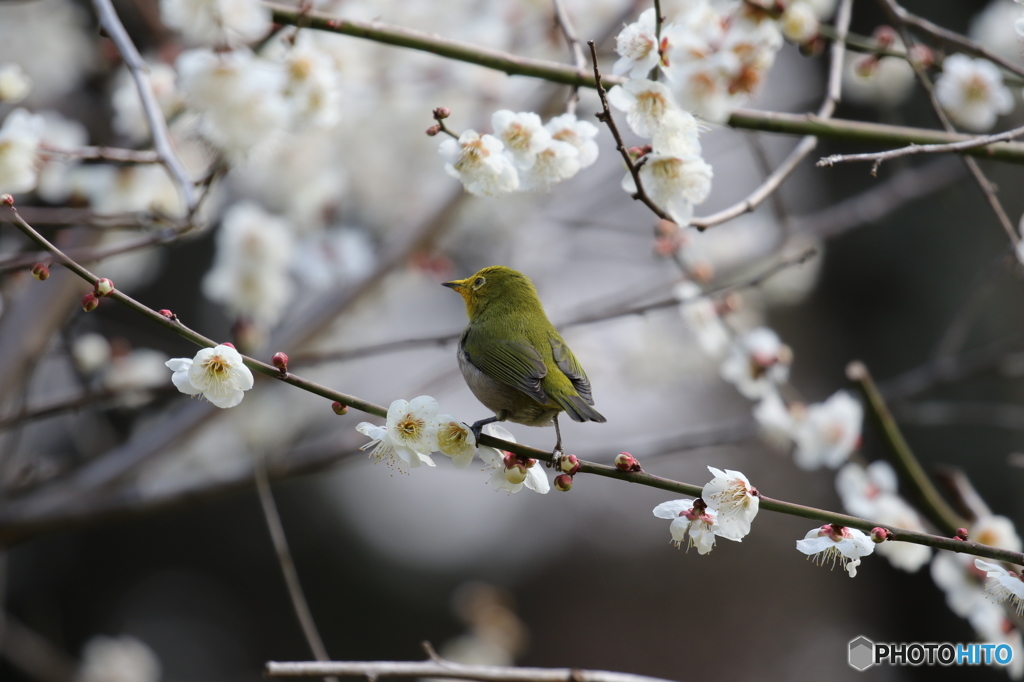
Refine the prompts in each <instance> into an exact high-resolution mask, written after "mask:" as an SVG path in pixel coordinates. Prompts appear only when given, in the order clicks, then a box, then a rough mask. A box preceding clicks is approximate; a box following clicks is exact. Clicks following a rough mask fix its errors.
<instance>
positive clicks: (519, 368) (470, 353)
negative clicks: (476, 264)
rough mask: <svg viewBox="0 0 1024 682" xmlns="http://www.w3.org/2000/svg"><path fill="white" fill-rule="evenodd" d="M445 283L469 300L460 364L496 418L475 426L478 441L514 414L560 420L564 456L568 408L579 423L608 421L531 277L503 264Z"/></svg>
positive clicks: (529, 421) (533, 422)
mask: <svg viewBox="0 0 1024 682" xmlns="http://www.w3.org/2000/svg"><path fill="white" fill-rule="evenodd" d="M442 286H446V287H450V288H452V289H454V290H455V291H457V292H458V293H459V295H461V296H462V298H463V299H464V300H465V301H466V314H467V315H468V316H469V326H468V327H466V331H464V332H462V338H460V339H459V351H458V357H459V369H460V370H462V376H463V377H464V378H465V379H466V383H467V384H469V388H470V390H471V391H473V395H475V396H476V397H477V399H478V400H479V401H480V402H482V403H483V404H484V405H485V406H486V407H487V408H488V409H491V410H493V411H494V415H495V416H493V417H490V418H488V419H481V420H480V421H478V422H476V423H475V424H473V426H472V429H473V433H474V434H475V435H476V436H477V438H479V437H480V429H481V428H483V426H484V425H485V424H490V423H491V422H496V421H505V420H506V419H507V420H509V421H513V422H516V423H517V424H526V425H527V426H548V425H549V424H551V423H554V425H555V433H556V434H557V437H558V442H557V444H556V445H555V452H556V453H560V452H561V451H562V433H561V431H560V430H559V428H558V415H559V413H560V412H567V413H568V414H569V416H570V417H571V418H572V419H573V420H574V421H578V422H583V421H594V422H604V421H605V418H604V417H603V416H602V415H601V414H600V413H599V412H598V411H597V410H595V409H594V408H593V407H591V405H593V404H594V399H593V397H592V396H591V392H590V381H589V380H588V379H587V375H586V373H585V372H584V371H583V368H582V367H580V363H579V362H577V361H576V357H575V356H574V355H573V354H572V351H571V350H569V347H568V346H567V345H565V341H563V340H562V337H561V336H560V335H559V334H558V332H557V331H556V330H555V328H554V326H553V325H552V324H551V322H550V321H548V317H547V315H545V314H544V306H542V305H541V302H540V298H538V296H537V290H536V289H534V287H533V282H531V281H530V279H529V278H528V277H527V276H526V275H524V274H522V273H521V272H516V271H515V270H513V269H511V268H506V267H504V266H501V265H495V266H492V267H489V268H484V269H483V270H481V271H480V272H478V273H476V274H475V275H471V276H470V277H467V278H466V279H457V280H455V281H453V282H444V283H443V285H442Z"/></svg>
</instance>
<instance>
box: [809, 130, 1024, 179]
mask: <svg viewBox="0 0 1024 682" xmlns="http://www.w3.org/2000/svg"><path fill="white" fill-rule="evenodd" d="M1021 135H1024V126H1021V127H1019V128H1014V129H1013V130H1007V131H1005V132H1002V133H996V134H994V135H979V136H978V137H975V138H974V139H973V140H963V141H960V142H948V143H946V144H926V145H916V144H912V145H909V146H907V147H900V148H899V149H890V150H888V151H884V152H871V153H868V154H833V155H832V156H826V157H824V158H822V159H820V160H819V161H818V163H817V164H815V165H816V166H818V167H819V168H822V167H832V166H834V165H835V164H837V163H846V162H850V161H873V162H874V164H873V165H872V166H871V175H878V167H879V166H881V165H882V163H884V162H885V161H889V160H890V159H895V158H899V157H901V156H911V155H913V154H944V153H946V152H959V151H964V150H966V149H975V148H977V147H984V146H986V145H990V144H995V143H996V142H1005V141H1008V140H1012V139H1014V138H1017V137H1020V136H1021Z"/></svg>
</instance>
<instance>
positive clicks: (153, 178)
mask: <svg viewBox="0 0 1024 682" xmlns="http://www.w3.org/2000/svg"><path fill="white" fill-rule="evenodd" d="M69 175H70V179H69V180H68V182H69V183H70V184H71V185H72V186H73V187H74V189H76V190H77V191H80V192H81V193H83V194H84V195H85V196H86V197H88V199H89V203H90V204H91V205H92V209H93V210H94V211H95V212H96V213H97V214H100V215H113V214H116V213H121V212H125V211H156V212H159V213H164V214H166V215H182V214H183V213H184V210H185V206H184V204H183V203H182V201H181V195H180V193H179V192H178V188H177V187H176V186H175V184H174V181H173V180H171V177H170V176H169V175H168V174H167V169H165V168H164V167H163V166H160V165H157V164H149V165H141V164H139V165H134V166H107V165H104V166H97V165H88V166H77V167H75V168H73V169H71V171H70V173H69Z"/></svg>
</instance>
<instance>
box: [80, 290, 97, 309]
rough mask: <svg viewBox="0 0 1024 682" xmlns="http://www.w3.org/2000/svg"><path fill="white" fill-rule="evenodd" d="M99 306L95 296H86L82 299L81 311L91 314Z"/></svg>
mask: <svg viewBox="0 0 1024 682" xmlns="http://www.w3.org/2000/svg"><path fill="white" fill-rule="evenodd" d="M99 304H100V299H98V298H96V294H86V295H85V296H83V297H82V310H84V311H85V312H87V313H91V312H92V311H94V310H96V307H97V306H98V305H99Z"/></svg>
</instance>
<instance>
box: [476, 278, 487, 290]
mask: <svg viewBox="0 0 1024 682" xmlns="http://www.w3.org/2000/svg"><path fill="white" fill-rule="evenodd" d="M486 283H487V280H486V279H484V278H483V277H477V278H476V279H474V280H473V289H474V290H475V289H479V288H480V287H482V286H483V285H484V284H486Z"/></svg>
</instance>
